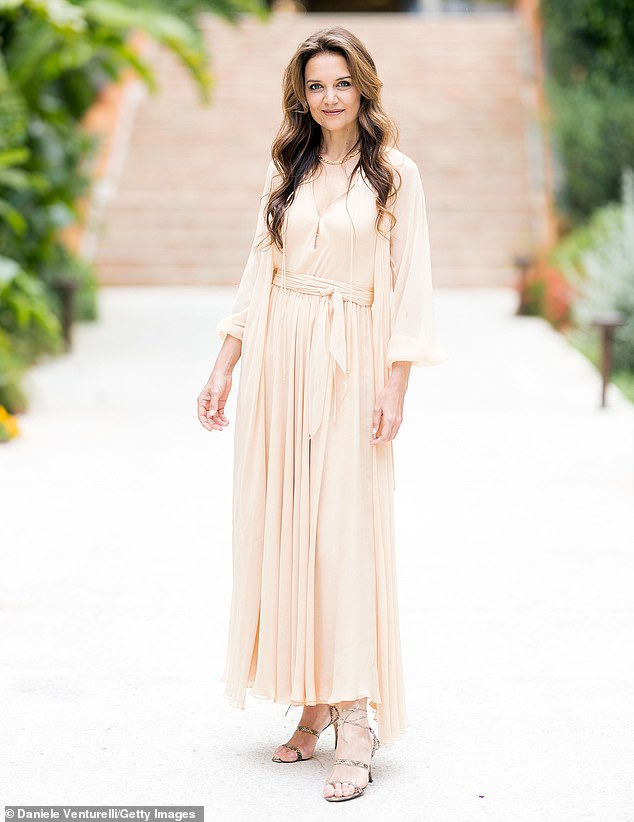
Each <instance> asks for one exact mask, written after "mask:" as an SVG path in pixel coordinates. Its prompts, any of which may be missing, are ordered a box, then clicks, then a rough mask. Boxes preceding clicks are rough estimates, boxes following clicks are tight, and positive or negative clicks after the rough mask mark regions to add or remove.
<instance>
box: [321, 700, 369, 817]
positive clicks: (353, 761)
mask: <svg viewBox="0 0 634 822" xmlns="http://www.w3.org/2000/svg"><path fill="white" fill-rule="evenodd" d="M355 710H360V709H358V708H350V709H348V710H347V711H342V712H341V713H344V714H348V713H351V712H352V711H355ZM341 713H339V712H338V716H337V718H336V720H335V722H334V728H335V748H336V747H337V739H338V727H337V726H338V723H339V722H340V721H341V722H342V723H345V722H348V724H351V725H359V723H358V722H352V720H350V719H341ZM366 719H367V712H366ZM359 727H365V728H367V729H368V730H369V731H370V733H371V734H372V753H371V754H370V764H367V763H366V762H361V761H359V760H357V759H335V761H334V764H335V765H353V766H355V767H358V768H365V769H366V770H367V772H368V783H367V784H366V785H363V787H361V786H359V785H357V784H356V782H350V781H349V780H347V779H339V780H337V781H336V782H326V783H325V784H326V785H332V786H333V788H335V790H336V784H337V782H340V783H341V784H344V783H346V784H348V785H352V787H353V788H354V792H353V793H351V794H348V796H336V795H334V794H333V795H332V796H324V799H326V800H327V801H328V802H343V801H344V800H346V799H354V798H355V797H357V796H361V794H362V793H363V792H364V791H365V789H366V788H367V787H368V785H369V784H370V782H373V781H374V780H373V779H372V758H373V756H374V754H375V753H376V752H377V751H378V749H379V748H380V747H381V743H380V741H379V738H378V736H377V735H376V734H375V733H374V731H373V729H372V728H371V727H370V725H369V724H368V725H359Z"/></svg>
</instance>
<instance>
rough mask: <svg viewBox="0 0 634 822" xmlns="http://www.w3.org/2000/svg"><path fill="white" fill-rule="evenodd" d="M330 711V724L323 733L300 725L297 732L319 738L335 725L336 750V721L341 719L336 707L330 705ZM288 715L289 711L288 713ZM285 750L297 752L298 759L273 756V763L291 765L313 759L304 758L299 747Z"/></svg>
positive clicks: (294, 746)
mask: <svg viewBox="0 0 634 822" xmlns="http://www.w3.org/2000/svg"><path fill="white" fill-rule="evenodd" d="M328 710H329V711H330V722H329V723H328V724H327V725H326V726H325V727H324V728H322V729H321V731H316V730H314V729H313V728H309V727H307V726H306V725H298V726H297V728H296V730H298V731H304V733H307V734H313V736H316V737H319V736H320V735H321V734H323V732H324V731H325V730H326V728H329V727H330V726H331V725H334V728H335V748H336V747H337V725H336V721H337V719H338V718H339V711H338V710H337V708H336V707H335V705H329V706H328ZM287 713H288V711H287ZM283 747H284V748H290V749H291V750H292V751H296V752H297V759H280V758H279V756H275V754H273V756H272V757H271V759H272V760H273V762H283V763H284V764H285V765H291V764H292V763H293V762H308V760H309V759H312V758H313V757H312V756H302V752H301V750H300V749H299V748H298V747H297V745H283Z"/></svg>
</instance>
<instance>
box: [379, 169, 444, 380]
mask: <svg viewBox="0 0 634 822" xmlns="http://www.w3.org/2000/svg"><path fill="white" fill-rule="evenodd" d="M402 156H403V162H402V163H401V164H400V165H398V166H397V170H398V172H399V173H400V175H401V177H402V183H401V186H400V189H399V190H398V192H397V195H396V202H395V203H394V204H393V205H392V208H391V211H392V213H393V214H394V216H395V217H396V224H395V226H394V228H393V229H392V231H391V239H390V266H391V270H392V298H391V303H390V320H391V334H390V338H389V342H388V346H387V364H388V367H389V368H391V367H392V363H394V362H397V361H398V360H405V361H408V362H411V363H412V365H415V366H424V365H439V364H440V363H442V362H445V360H447V359H448V355H447V352H446V351H445V349H444V348H443V346H442V345H441V343H440V340H439V339H438V335H437V330H436V318H435V312H434V305H433V294H432V273H431V255H430V248H429V231H428V226H427V212H426V208H425V194H424V192H423V184H422V182H421V178H420V173H419V170H418V166H417V165H416V163H415V162H414V161H413V160H412V159H411V158H409V157H407V156H406V155H402ZM396 182H397V184H398V179H397V181H396Z"/></svg>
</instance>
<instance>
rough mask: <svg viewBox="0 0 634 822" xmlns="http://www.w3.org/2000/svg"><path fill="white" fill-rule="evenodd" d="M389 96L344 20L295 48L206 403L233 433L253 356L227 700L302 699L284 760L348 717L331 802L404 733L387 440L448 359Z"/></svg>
mask: <svg viewBox="0 0 634 822" xmlns="http://www.w3.org/2000/svg"><path fill="white" fill-rule="evenodd" d="M381 85H382V84H381V82H380V80H379V78H378V77H377V73H376V67H375V65H374V62H373V60H372V58H371V57H370V55H369V54H368V52H367V50H366V48H365V47H364V45H363V44H362V43H361V42H360V41H359V40H358V39H357V38H356V37H355V36H354V35H353V34H351V33H350V32H349V31H347V30H346V29H344V28H341V27H338V26H337V27H331V28H327V29H323V30H322V31H319V32H317V33H316V34H314V35H312V36H311V37H309V38H308V39H307V40H306V41H304V42H303V43H301V44H300V46H299V47H298V49H297V52H296V53H295V55H294V56H293V58H292V60H291V61H290V63H289V65H288V67H287V69H286V71H285V74H284V82H283V101H284V105H283V109H284V120H283V123H282V126H281V128H280V131H279V133H278V136H277V137H276V139H275V141H274V143H273V146H272V160H271V162H270V163H269V166H268V171H267V175H266V182H265V186H264V192H263V196H262V200H261V206H260V214H259V219H258V225H257V229H256V235H255V240H254V243H253V247H252V250H251V254H250V256H249V259H248V262H247V265H246V268H245V270H244V273H243V276H242V279H241V282H240V286H239V289H238V293H237V297H236V300H235V303H234V306H233V313H232V314H231V315H230V316H228V317H225V318H223V319H222V320H221V321H220V323H219V324H218V332H219V335H220V339H221V340H222V341H223V345H222V348H221V350H220V353H219V354H218V357H217V359H216V362H215V364H214V367H213V369H212V372H211V375H210V377H209V380H208V382H207V384H206V385H205V387H204V389H203V390H202V392H201V394H200V395H199V397H198V415H199V419H200V421H201V423H202V425H203V426H204V427H205V428H206V429H207V430H210V431H211V430H218V431H221V430H223V429H224V428H225V427H226V426H227V424H228V420H227V418H226V416H225V413H224V410H225V404H226V402H227V397H228V394H229V391H230V388H231V375H232V370H233V368H234V366H235V364H236V362H237V361H238V359H239V357H240V356H242V363H241V376H240V385H239V390H238V397H237V412H236V431H235V441H234V442H235V449H234V450H235V454H234V476H233V595H232V604H231V614H230V625H229V639H228V648H227V659H226V666H225V671H224V673H223V676H222V678H221V681H223V682H226V689H225V694H224V695H225V698H227V699H228V700H229V701H230V702H231V703H232V704H233V705H234V706H236V707H239V708H244V699H245V691H246V689H247V688H251V689H252V694H253V695H254V696H257V697H263V698H267V699H272V700H274V701H275V702H283V703H289V707H290V705H302V706H303V713H302V716H301V719H300V723H299V725H298V727H297V730H296V731H295V733H294V734H293V736H292V737H291V738H290V739H289V740H288V741H287V742H286V744H284V745H280V746H279V747H278V748H277V749H276V751H275V753H274V755H273V760H274V761H275V762H284V763H291V762H299V761H305V760H307V759H310V758H311V757H312V754H313V751H314V749H315V745H316V742H317V737H318V736H319V734H320V733H321V731H323V730H324V729H325V728H326V727H328V725H330V724H334V730H335V744H336V759H335V764H334V767H333V769H332V771H331V773H330V775H329V779H328V780H327V782H326V784H325V786H324V788H323V795H324V797H325V798H326V799H328V800H329V801H342V800H346V799H352V798H353V797H356V796H359V795H360V794H361V793H362V792H363V791H364V790H365V787H366V786H367V784H368V782H369V781H372V773H371V767H370V760H371V758H372V756H373V754H374V752H375V751H376V749H377V747H378V746H379V745H380V744H383V745H389V744H392V743H393V742H394V741H395V740H396V739H398V738H399V737H400V736H401V734H402V732H403V731H404V730H405V729H406V728H407V727H408V726H409V722H408V718H407V713H406V709H405V701H404V693H403V676H402V665H401V647H400V636H399V622H398V608H397V589H396V573H395V555H394V522H393V490H394V473H393V471H394V465H393V454H392V440H393V439H394V437H395V435H396V434H397V432H398V430H399V427H400V425H401V422H402V418H403V403H404V397H405V392H406V389H407V384H408V379H409V371H410V368H411V366H412V365H418V366H425V365H435V364H437V363H441V362H443V361H444V360H446V359H447V355H446V353H445V351H444V349H443V348H442V346H441V344H440V343H439V341H438V340H437V337H436V329H435V322H434V310H433V306H432V282H431V267H430V254H429V241H428V231H427V221H426V212H425V201H424V195H423V188H422V184H421V180H420V175H419V172H418V169H417V167H416V165H415V164H414V162H413V161H412V160H411V159H409V158H408V157H407V156H406V155H404V154H403V153H401V152H400V151H398V150H397V149H396V148H395V147H394V143H395V139H396V129H395V126H394V124H393V123H392V121H391V120H390V119H389V117H388V116H387V115H386V114H385V112H384V111H383V109H382V107H381V102H380V90H381ZM368 702H369V705H370V706H371V707H372V708H374V709H375V710H376V716H375V719H376V721H377V724H378V730H379V736H380V737H381V742H380V743H379V741H378V739H377V736H376V734H375V733H374V731H373V729H372V728H371V726H370V724H369V722H368V710H367V709H368Z"/></svg>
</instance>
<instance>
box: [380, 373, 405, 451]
mask: <svg viewBox="0 0 634 822" xmlns="http://www.w3.org/2000/svg"><path fill="white" fill-rule="evenodd" d="M410 368H411V363H409V362H395V363H393V364H392V373H391V376H390V379H389V380H388V382H387V383H386V385H385V386H384V387H383V389H382V390H381V391H380V392H379V396H378V397H377V400H376V403H375V404H374V411H373V415H372V436H371V437H370V445H382V444H383V443H386V442H390V440H393V439H394V437H395V436H396V434H397V432H398V429H399V428H400V427H401V423H402V422H403V405H404V402H405V392H406V391H407V384H408V381H409V372H410Z"/></svg>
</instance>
